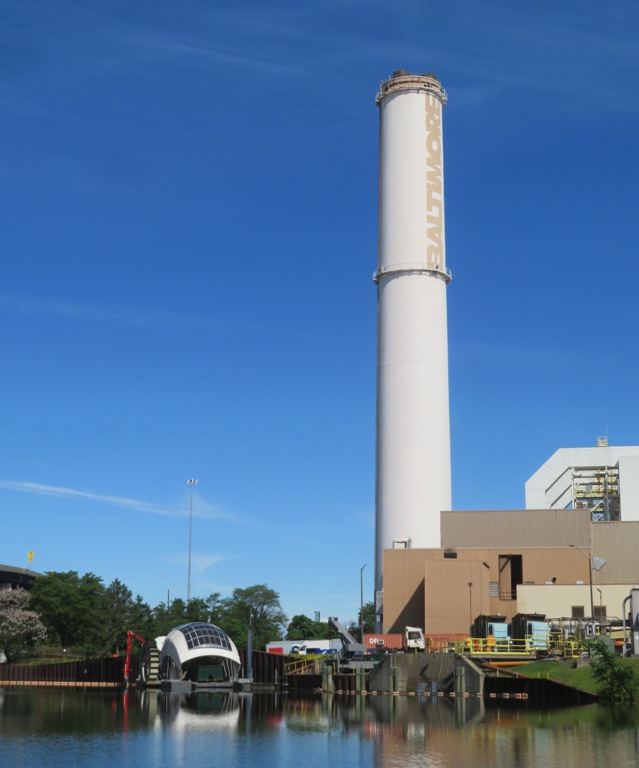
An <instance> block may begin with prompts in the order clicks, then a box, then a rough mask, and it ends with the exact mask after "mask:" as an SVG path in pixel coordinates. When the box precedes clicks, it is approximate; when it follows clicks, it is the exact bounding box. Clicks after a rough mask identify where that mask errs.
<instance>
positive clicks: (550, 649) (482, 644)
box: [455, 635, 582, 659]
mask: <svg viewBox="0 0 639 768" xmlns="http://www.w3.org/2000/svg"><path fill="white" fill-rule="evenodd" d="M581 651H582V645H581V642H580V641H579V640H577V639H575V638H553V637H552V636H550V637H549V638H543V639H542V638H540V637H539V636H538V635H527V636H526V637H525V638H518V639H512V638H510V637H503V638H502V637H499V638H497V637H466V638H464V639H463V640H457V641H456V643H455V653H459V654H464V655H467V656H487V655H499V656H504V657H508V656H523V655H528V656H531V657H532V656H536V655H544V656H562V657H564V658H571V659H576V658H579V656H580V655H581Z"/></svg>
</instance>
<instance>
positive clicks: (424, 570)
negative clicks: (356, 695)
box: [384, 547, 589, 634]
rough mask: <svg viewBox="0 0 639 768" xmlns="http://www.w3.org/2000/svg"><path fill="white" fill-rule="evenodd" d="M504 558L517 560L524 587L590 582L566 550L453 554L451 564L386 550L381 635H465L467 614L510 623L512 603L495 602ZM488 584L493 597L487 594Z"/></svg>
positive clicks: (433, 553)
mask: <svg viewBox="0 0 639 768" xmlns="http://www.w3.org/2000/svg"><path fill="white" fill-rule="evenodd" d="M508 555H510V556H521V562H522V579H521V583H524V584H546V583H547V582H551V581H552V579H553V577H554V578H555V579H556V583H557V584H574V583H575V582H576V581H582V582H583V583H584V584H587V583H588V580H589V561H588V557H587V556H585V555H584V554H582V553H581V552H579V551H578V550H576V549H573V548H570V547H566V548H553V549H524V548H521V549H518V548H513V547H504V548H502V549H469V550H463V551H459V550H458V551H457V558H455V559H452V558H445V557H444V550H430V549H413V550H386V551H385V552H384V631H385V632H401V631H403V628H404V627H405V626H407V625H414V626H418V627H423V628H424V630H425V632H426V633H427V634H428V633H432V634H444V633H457V632H466V631H468V627H469V624H470V621H469V618H470V613H471V608H472V612H473V613H474V614H475V616H479V615H480V614H503V615H505V616H506V619H507V620H510V619H511V618H512V616H513V615H514V614H515V613H516V612H517V601H516V599H503V597H500V596H499V594H500V593H501V594H502V596H503V595H504V594H505V592H507V588H508V587H509V584H503V583H500V573H499V568H500V556H501V557H504V556H508ZM470 582H472V584H473V586H472V596H471V588H470V587H469V586H468V585H469V583H470ZM491 583H492V584H493V585H495V586H496V588H497V594H491ZM493 591H494V588H493ZM471 598H472V605H471ZM475 616H473V619H474V618H475Z"/></svg>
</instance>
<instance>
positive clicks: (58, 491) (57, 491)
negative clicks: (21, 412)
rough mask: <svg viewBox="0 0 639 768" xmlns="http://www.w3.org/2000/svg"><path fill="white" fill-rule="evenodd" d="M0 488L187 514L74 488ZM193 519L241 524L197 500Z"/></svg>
mask: <svg viewBox="0 0 639 768" xmlns="http://www.w3.org/2000/svg"><path fill="white" fill-rule="evenodd" d="M0 488H3V489H4V490H7V491H17V492H19V493H30V494H34V495H36V496H49V497H54V498H66V499H77V500H84V501H95V502H98V503H101V504H108V505H111V506H116V507H122V508H123V509H132V510H135V511H137V512H145V513H147V514H152V515H163V516H165V517H185V516H186V515H188V514H189V512H188V511H187V510H186V509H185V508H184V507H183V506H180V507H174V508H170V507H163V506H160V505H158V504H153V503H152V502H148V501H141V500H140V499H130V498H127V497H126V496H111V495H108V494H101V493H93V492H92V491H84V490H78V489H76V488H65V487H62V486H57V485H43V484H41V483H25V482H17V481H13V480H0ZM193 516H194V517H206V518H211V519H215V520H229V521H232V522H238V523H239V522H241V521H240V520H239V519H238V518H236V517H234V516H233V515H229V514H227V513H224V512H221V511H219V510H217V509H216V508H215V507H214V506H213V505H212V504H210V503H208V502H204V501H201V500H198V503H197V505H195V504H194V506H193Z"/></svg>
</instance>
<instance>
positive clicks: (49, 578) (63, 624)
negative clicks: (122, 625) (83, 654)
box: [29, 571, 111, 652]
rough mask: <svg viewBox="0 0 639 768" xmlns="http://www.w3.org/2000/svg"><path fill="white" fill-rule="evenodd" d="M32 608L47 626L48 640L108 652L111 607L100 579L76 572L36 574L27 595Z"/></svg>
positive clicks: (93, 650)
mask: <svg viewBox="0 0 639 768" xmlns="http://www.w3.org/2000/svg"><path fill="white" fill-rule="evenodd" d="M29 599H30V604H31V607H32V608H33V609H34V610H35V611H37V612H38V613H39V614H40V616H41V618H42V621H43V623H44V625H45V627H46V628H47V634H48V637H49V640H50V642H51V643H58V644H60V645H62V646H64V647H69V646H81V647H83V648H84V649H85V650H87V651H92V652H95V651H102V652H104V651H107V650H108V648H109V639H110V631H111V630H110V627H109V617H110V607H109V603H108V599H107V594H106V589H105V587H104V584H103V583H102V579H101V578H99V577H98V576H95V575H94V574H92V573H85V574H84V576H82V577H80V576H78V573H77V571H67V572H66V573H56V572H54V571H51V572H49V573H46V574H44V575H43V576H39V577H38V578H37V579H36V580H35V581H34V583H33V587H32V588H31V592H30V594H29Z"/></svg>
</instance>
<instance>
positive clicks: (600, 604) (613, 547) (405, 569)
mask: <svg viewBox="0 0 639 768" xmlns="http://www.w3.org/2000/svg"><path fill="white" fill-rule="evenodd" d="M441 531H442V540H441V547H440V548H438V549H415V548H410V549H406V548H400V549H387V550H385V551H384V606H383V607H384V610H383V616H384V625H383V626H384V631H385V632H398V631H401V629H402V628H403V627H404V626H406V625H411V626H420V627H423V628H424V629H425V631H426V633H427V634H455V633H463V632H468V630H469V627H470V624H471V623H472V621H473V620H474V618H475V617H476V616H479V615H503V616H505V617H506V621H509V620H510V619H512V617H513V616H514V615H515V614H517V613H542V614H545V615H546V616H548V617H553V618H575V619H578V618H591V617H594V618H595V619H599V618H601V619H606V618H608V619H610V618H619V619H622V618H623V616H622V610H623V609H622V603H623V601H624V599H625V598H626V597H627V596H628V594H629V593H630V590H631V589H632V588H633V587H637V586H639V559H638V558H637V552H638V551H639V521H628V522H624V521H621V520H618V521H610V522H602V521H597V520H593V518H592V514H591V511H590V509H588V508H576V509H575V508H570V509H540V510H530V509H525V510H489V511H463V512H450V511H448V512H442V514H441Z"/></svg>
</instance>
